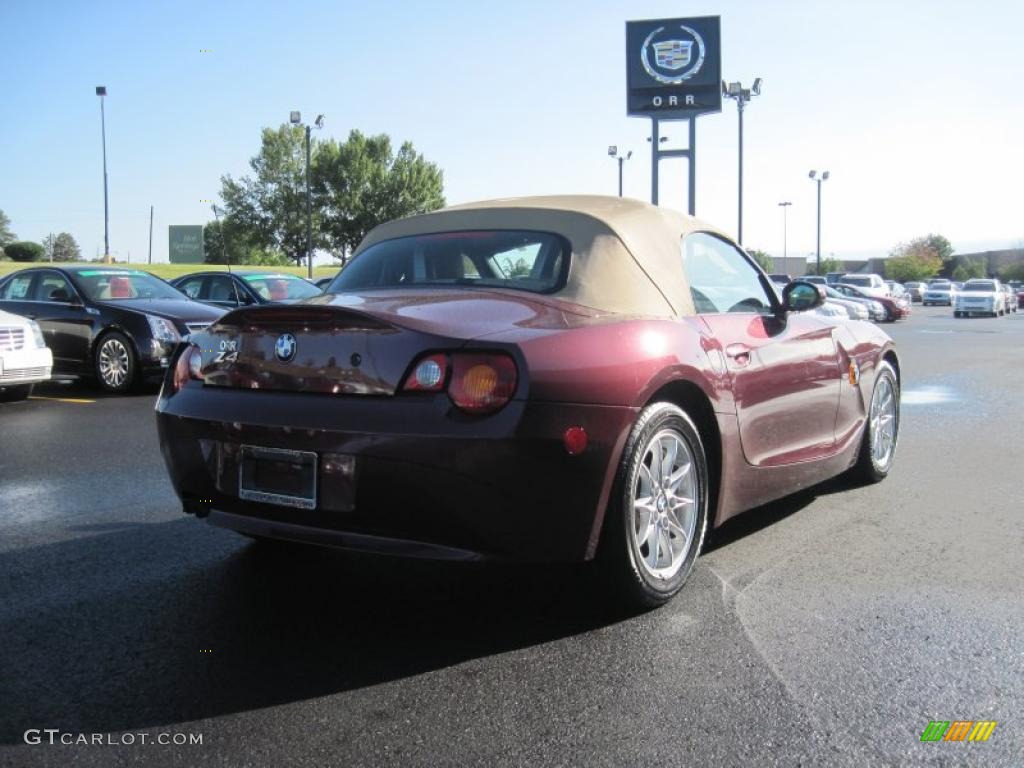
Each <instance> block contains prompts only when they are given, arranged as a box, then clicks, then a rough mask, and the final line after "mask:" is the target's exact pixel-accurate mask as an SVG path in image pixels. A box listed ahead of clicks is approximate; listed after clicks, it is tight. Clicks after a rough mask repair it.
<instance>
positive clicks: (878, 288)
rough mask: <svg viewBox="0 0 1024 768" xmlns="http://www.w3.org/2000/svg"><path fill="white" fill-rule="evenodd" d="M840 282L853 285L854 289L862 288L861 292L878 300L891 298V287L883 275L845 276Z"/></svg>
mask: <svg viewBox="0 0 1024 768" xmlns="http://www.w3.org/2000/svg"><path fill="white" fill-rule="evenodd" d="M839 282H840V283H842V284H843V285H852V286H853V287H854V288H860V290H861V292H863V293H866V294H868V295H870V296H874V297H875V298H876V299H888V298H889V286H888V285H886V284H885V280H883V279H882V277H881V275H876V274H874V273H871V274H867V275H843V276H842V277H841V278H840V279H839Z"/></svg>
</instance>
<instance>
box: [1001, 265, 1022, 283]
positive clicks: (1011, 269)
mask: <svg viewBox="0 0 1024 768" xmlns="http://www.w3.org/2000/svg"><path fill="white" fill-rule="evenodd" d="M999 279H1000V280H1004V281H1009V280H1024V263H1022V262H1018V263H1017V264H1007V265H1006V266H1005V267H1002V268H1000V270H999Z"/></svg>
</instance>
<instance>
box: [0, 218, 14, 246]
mask: <svg viewBox="0 0 1024 768" xmlns="http://www.w3.org/2000/svg"><path fill="white" fill-rule="evenodd" d="M17 238H18V236H17V235H16V234H14V233H13V232H12V231H11V220H10V219H9V218H7V214H6V213H4V212H3V211H0V250H2V249H3V247H4V246H5V245H7V244H8V243H13V242H14V241H15V240H16V239H17Z"/></svg>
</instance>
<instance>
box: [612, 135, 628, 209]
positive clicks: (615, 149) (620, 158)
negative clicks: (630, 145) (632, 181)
mask: <svg viewBox="0 0 1024 768" xmlns="http://www.w3.org/2000/svg"><path fill="white" fill-rule="evenodd" d="M632 156H633V150H629V151H628V152H626V154H625V155H620V154H619V148H618V146H616V145H615V144H611V145H609V146H608V157H610V158H612V159H613V160H618V161H619V197H622V164H623V163H624V162H626V161H627V160H629V158H631V157H632Z"/></svg>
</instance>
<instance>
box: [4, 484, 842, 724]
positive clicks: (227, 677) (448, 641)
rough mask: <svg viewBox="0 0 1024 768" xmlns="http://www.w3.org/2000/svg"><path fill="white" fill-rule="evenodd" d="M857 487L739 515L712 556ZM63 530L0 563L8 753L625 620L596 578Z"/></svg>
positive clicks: (205, 536)
mask: <svg viewBox="0 0 1024 768" xmlns="http://www.w3.org/2000/svg"><path fill="white" fill-rule="evenodd" d="M850 487H851V483H850V482H849V481H847V480H844V479H836V480H832V481H829V482H827V483H824V484H821V485H819V486H815V487H814V488H811V489H808V490H806V491H803V492H801V493H798V494H795V495H793V496H789V497H786V498H784V499H781V500H779V501H776V502H773V503H771V504H768V505H765V506H763V507H760V508H758V509H756V510H752V511H751V512H748V513H746V514H744V515H740V516H738V517H736V518H734V519H733V520H730V521H729V522H727V523H726V524H725V525H724V526H723V527H721V528H719V529H718V530H717V531H715V532H713V533H712V534H711V537H710V539H709V541H708V544H707V547H706V551H713V550H715V549H717V548H720V547H723V546H727V545H728V544H730V543H732V542H735V541H737V540H739V539H741V538H743V537H745V536H748V535H751V534H753V533H756V532H758V531H760V530H761V529H763V528H765V527H767V526H770V525H772V524H774V523H776V522H778V521H780V520H782V519H784V518H786V517H788V516H790V515H792V514H794V513H796V512H798V511H799V510H801V509H803V508H804V507H805V506H807V505H808V504H810V503H811V502H812V501H814V500H815V499H816V498H819V497H820V496H823V495H827V494H831V493H838V492H841V491H843V490H846V489H848V488H850ZM68 530H69V531H74V532H75V533H78V534H84V535H81V536H79V537H78V538H72V539H69V540H65V541H60V542H57V543H54V544H48V545H44V546H42V547H36V548H29V549H23V550H14V551H8V552H5V553H2V554H0V574H4V578H0V637H3V638H4V653H3V654H0V681H2V683H0V701H2V702H3V706H0V743H3V744H16V743H21V739H22V734H23V733H24V731H25V729H26V728H33V727H58V726H59V727H60V728H61V729H63V730H64V731H73V732H83V733H94V732H95V733H99V732H120V731H128V730H131V729H137V728H146V727H155V726H160V725H169V724H172V723H182V722H188V721H192V720H200V719H204V718H211V717H217V716H221V715H227V714H233V713H238V712H244V711H249V710H253V709H259V708H265V707H271V706H276V705H281V704H287V703H291V702H295V701H301V700H307V699H310V698H315V697H320V696H329V695H333V694H337V693H341V692H344V691H350V690H354V689H358V688H364V687H367V686H372V685H378V684H382V683H387V682H390V681H394V680H399V679H402V678H406V677H410V676H414V675H421V674H425V673H429V672H431V671H434V670H439V669H442V668H446V667H450V666H452V665H456V664H460V663H462V662H466V661H469V660H472V659H476V658H483V657H491V656H495V655H498V654H502V653H506V652H510V651H515V650H518V649H522V648H526V647H530V646H535V645H539V644H542V643H548V642H551V641H555V640H558V639H561V638H565V637H568V636H572V635H577V634H581V633H585V632H589V631H592V630H595V629H599V628H601V627H606V626H609V625H611V624H615V623H618V622H621V621H625V620H628V619H631V618H633V617H634V616H636V614H635V613H630V612H628V611H625V610H623V609H622V607H621V606H620V605H618V604H617V603H615V602H613V601H611V600H609V599H608V597H607V594H606V592H605V591H604V589H603V588H602V584H601V582H600V581H599V580H598V579H597V578H596V574H595V572H594V568H592V567H591V566H589V565H588V566H580V565H567V566H562V565H508V564H494V563H488V564H469V563H438V562H430V561H416V560H405V559H398V558H387V557H373V556H365V555H358V554H354V553H347V552H339V551H334V550H328V549H322V548H313V547H303V546H299V545H292V544H287V543H267V542H247V540H245V539H242V538H241V537H237V536H236V535H235V534H233V533H230V532H227V531H222V530H217V529H211V528H209V527H207V526H206V525H205V524H201V523H199V522H197V521H196V520H194V519H191V518H181V519H177V520H173V521H170V522H163V523H138V522H137V521H125V522H124V523H104V524H84V525H76V526H69V528H68ZM697 575H699V574H697ZM684 597H685V595H684V596H680V597H678V598H676V602H677V603H678V602H679V601H680V600H681V599H682V598H684Z"/></svg>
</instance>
